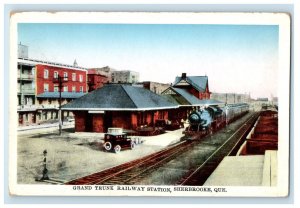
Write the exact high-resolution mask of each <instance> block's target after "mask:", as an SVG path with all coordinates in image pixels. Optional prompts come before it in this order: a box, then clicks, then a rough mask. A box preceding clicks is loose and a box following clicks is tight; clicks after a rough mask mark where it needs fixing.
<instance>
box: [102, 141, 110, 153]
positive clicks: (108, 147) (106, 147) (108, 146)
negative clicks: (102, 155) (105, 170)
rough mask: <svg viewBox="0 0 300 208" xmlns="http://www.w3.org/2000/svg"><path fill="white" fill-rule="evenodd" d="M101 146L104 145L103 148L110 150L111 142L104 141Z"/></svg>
mask: <svg viewBox="0 0 300 208" xmlns="http://www.w3.org/2000/svg"><path fill="white" fill-rule="evenodd" d="M103 147H104V149H105V150H106V151H110V150H111V148H112V144H111V143H110V142H105V143H104V144H103Z"/></svg>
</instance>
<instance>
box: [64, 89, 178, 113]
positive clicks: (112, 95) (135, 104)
mask: <svg viewBox="0 0 300 208" xmlns="http://www.w3.org/2000/svg"><path fill="white" fill-rule="evenodd" d="M177 107H178V105H176V104H173V103H171V102H169V101H168V100H167V99H166V98H164V97H163V96H161V95H157V94H155V93H153V92H151V91H150V90H147V89H145V88H141V87H134V86H131V85H126V84H108V85H104V86H103V87H102V88H99V89H96V90H94V91H92V92H90V93H88V94H86V95H85V96H82V97H80V98H78V99H76V100H74V101H72V102H70V103H68V104H66V105H64V106H63V107H62V109H65V110H90V111H93V110H94V111H97V110H102V111H140V110H158V109H169V108H177Z"/></svg>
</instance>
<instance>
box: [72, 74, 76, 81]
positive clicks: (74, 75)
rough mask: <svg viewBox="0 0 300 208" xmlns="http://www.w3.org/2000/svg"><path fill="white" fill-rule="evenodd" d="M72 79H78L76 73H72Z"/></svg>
mask: <svg viewBox="0 0 300 208" xmlns="http://www.w3.org/2000/svg"><path fill="white" fill-rule="evenodd" d="M72 81H76V73H72Z"/></svg>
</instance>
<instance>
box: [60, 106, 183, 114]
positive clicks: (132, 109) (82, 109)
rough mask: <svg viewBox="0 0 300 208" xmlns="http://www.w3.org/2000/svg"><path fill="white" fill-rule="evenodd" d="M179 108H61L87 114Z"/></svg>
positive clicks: (173, 107)
mask: <svg viewBox="0 0 300 208" xmlns="http://www.w3.org/2000/svg"><path fill="white" fill-rule="evenodd" d="M175 108H179V106H172V107H158V108H62V110H70V111H89V113H93V112H96V111H99V112H101V111H152V110H166V109H175Z"/></svg>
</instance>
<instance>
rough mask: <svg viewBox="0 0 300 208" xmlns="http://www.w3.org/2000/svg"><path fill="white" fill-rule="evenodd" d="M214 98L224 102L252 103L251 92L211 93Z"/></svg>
mask: <svg viewBox="0 0 300 208" xmlns="http://www.w3.org/2000/svg"><path fill="white" fill-rule="evenodd" d="M211 98H212V99H216V100H219V101H222V102H224V103H228V104H233V103H250V102H251V98H250V94H239V93H216V92H213V93H212V94H211Z"/></svg>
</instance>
